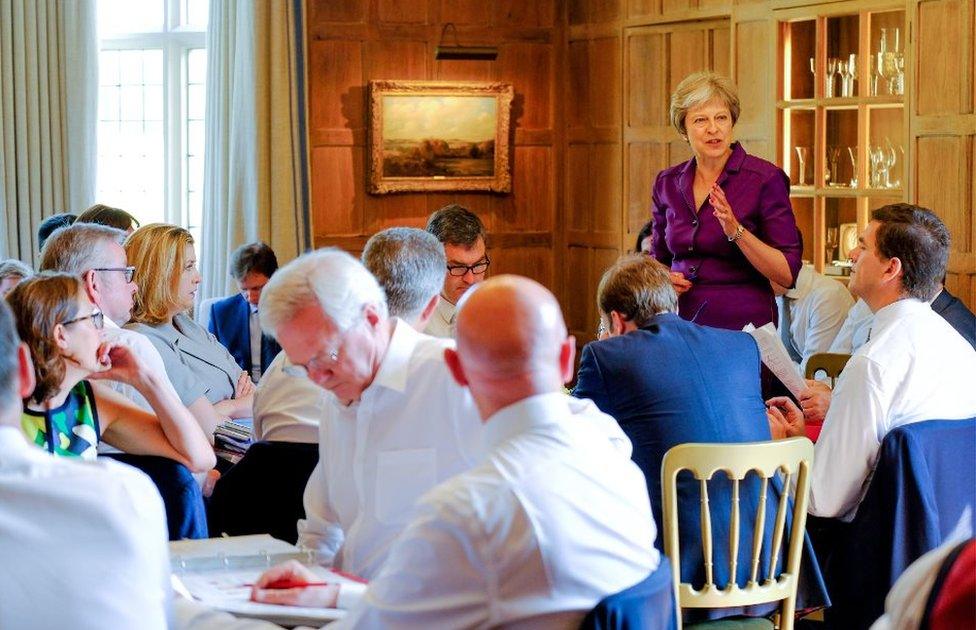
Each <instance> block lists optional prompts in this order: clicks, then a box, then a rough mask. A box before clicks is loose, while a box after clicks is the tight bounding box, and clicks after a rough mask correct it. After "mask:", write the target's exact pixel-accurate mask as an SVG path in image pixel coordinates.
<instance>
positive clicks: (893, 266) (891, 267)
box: [883, 256, 903, 282]
mask: <svg viewBox="0 0 976 630" xmlns="http://www.w3.org/2000/svg"><path fill="white" fill-rule="evenodd" d="M902 272H903V269H902V267H901V258H898V257H897V256H895V257H892V258H889V259H888V264H887V265H886V266H885V270H884V275H883V278H884V279H885V281H886V282H887V281H891V280H897V279H900V278H901V277H902ZM899 281H900V280H899Z"/></svg>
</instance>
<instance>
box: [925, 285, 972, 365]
mask: <svg viewBox="0 0 976 630" xmlns="http://www.w3.org/2000/svg"><path fill="white" fill-rule="evenodd" d="M932 310H933V311H935V312H936V313H938V314H939V315H941V316H942V318H943V319H944V320H946V321H947V322H949V325H950V326H952V327H953V328H955V329H956V331H957V332H958V333H959V334H960V335H962V336H963V337H964V338H965V339H966V341H968V342H969V345H971V346H972V347H973V349H974V350H976V315H973V312H972V311H971V310H969V309H968V308H966V305H965V304H963V303H962V302H961V301H960V300H959V298H957V297H956V296H954V295H953V294H951V293H949V292H948V291H946V290H945V289H942V293H939V295H938V297H936V298H935V301H933V302H932Z"/></svg>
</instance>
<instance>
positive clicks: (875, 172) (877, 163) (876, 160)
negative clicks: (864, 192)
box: [868, 146, 884, 188]
mask: <svg viewBox="0 0 976 630" xmlns="http://www.w3.org/2000/svg"><path fill="white" fill-rule="evenodd" d="M868 159H869V160H870V165H871V188H882V186H881V171H882V169H883V167H884V151H883V150H882V149H881V147H876V146H868Z"/></svg>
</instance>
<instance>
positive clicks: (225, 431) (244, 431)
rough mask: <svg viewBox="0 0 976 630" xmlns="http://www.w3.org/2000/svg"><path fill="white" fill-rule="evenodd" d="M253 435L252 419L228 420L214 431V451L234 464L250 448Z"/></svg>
mask: <svg viewBox="0 0 976 630" xmlns="http://www.w3.org/2000/svg"><path fill="white" fill-rule="evenodd" d="M253 435H254V419H253V418H238V419H228V420H226V421H224V422H222V423H220V425H218V426H217V428H216V429H214V450H215V451H216V452H217V454H218V455H220V456H221V457H223V458H224V459H226V460H228V461H230V462H232V463H235V464H236V463H237V462H238V461H240V459H241V457H243V456H244V453H245V452H247V449H248V447H250V446H251V441H252V438H253Z"/></svg>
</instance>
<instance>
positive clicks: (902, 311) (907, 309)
mask: <svg viewBox="0 0 976 630" xmlns="http://www.w3.org/2000/svg"><path fill="white" fill-rule="evenodd" d="M931 310H932V307H931V306H929V304H928V302H923V301H921V300H917V299H915V298H903V299H901V300H898V301H897V302H892V303H891V304H889V305H888V306H885V307H884V308H880V309H878V312H877V313H875V314H874V323H873V324H872V325H871V330H872V332H877V331H878V330H880V329H881V328H883V327H886V326H888V325H889V324H891V323H892V322H895V321H897V320H899V319H901V318H902V317H907V316H911V315H914V314H916V313H922V312H925V311H931Z"/></svg>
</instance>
